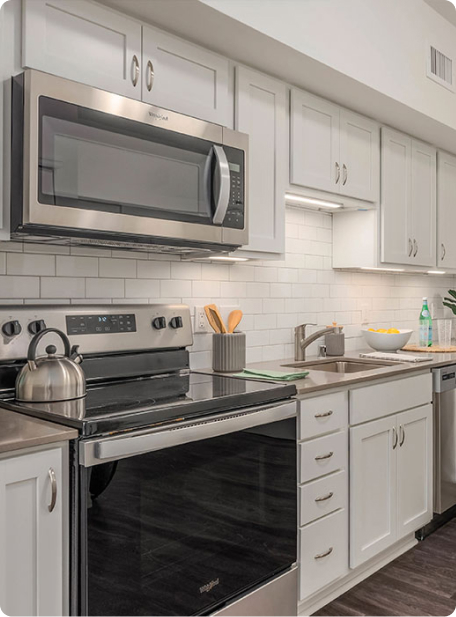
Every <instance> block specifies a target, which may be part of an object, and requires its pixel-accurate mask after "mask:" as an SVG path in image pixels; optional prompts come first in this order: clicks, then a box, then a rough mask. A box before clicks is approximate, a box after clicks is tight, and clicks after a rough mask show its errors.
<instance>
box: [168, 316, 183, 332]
mask: <svg viewBox="0 0 456 617" xmlns="http://www.w3.org/2000/svg"><path fill="white" fill-rule="evenodd" d="M169 325H170V326H171V328H174V329H175V330H176V329H177V328H183V327H184V322H183V321H182V317H179V316H178V317H172V318H171V321H170V322H169Z"/></svg>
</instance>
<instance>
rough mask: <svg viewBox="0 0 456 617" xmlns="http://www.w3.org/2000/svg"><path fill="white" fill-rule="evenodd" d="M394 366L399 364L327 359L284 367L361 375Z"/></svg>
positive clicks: (295, 363) (294, 363)
mask: <svg viewBox="0 0 456 617" xmlns="http://www.w3.org/2000/svg"><path fill="white" fill-rule="evenodd" d="M393 364H397V362H376V361H372V360H362V359H359V360H352V359H348V358H337V359H332V358H325V359H323V360H310V361H308V362H292V363H290V364H283V365H282V366H287V367H290V368H303V369H308V370H309V371H325V372H328V373H361V372H363V371H375V370H376V369H379V368H384V367H385V366H392V365H393Z"/></svg>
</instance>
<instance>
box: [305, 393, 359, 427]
mask: <svg viewBox="0 0 456 617" xmlns="http://www.w3.org/2000/svg"><path fill="white" fill-rule="evenodd" d="M299 409H300V412H299V439H309V438H311V437H317V435H323V434H324V433H331V432H332V431H337V430H338V429H340V428H345V427H346V426H347V424H348V392H336V393H334V394H328V395H326V396H318V397H316V398H311V399H307V400H303V401H300V405H299Z"/></svg>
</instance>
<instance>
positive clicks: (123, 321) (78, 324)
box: [0, 304, 193, 361]
mask: <svg viewBox="0 0 456 617" xmlns="http://www.w3.org/2000/svg"><path fill="white" fill-rule="evenodd" d="M45 328H57V329H58V330H61V331H62V332H63V333H65V334H67V336H68V338H69V339H70V343H71V344H72V345H79V348H80V352H81V353H82V354H83V355H84V354H97V353H100V354H103V353H116V352H125V351H145V350H153V349H177V348H178V349H181V348H184V347H189V346H190V345H192V344H193V333H192V323H191V318H190V309H189V307H188V306H185V305H181V304H130V305H126V304H124V305H120V304H119V305H115V304H110V305H87V306H81V305H78V306H76V305H75V306H68V305H67V304H66V305H61V306H59V305H44V304H43V305H17V306H14V305H7V306H4V307H1V308H0V361H4V360H19V359H25V358H26V357H27V351H28V347H29V345H30V341H31V340H32V338H33V336H34V335H35V334H37V333H38V332H40V331H42V330H44V329H45ZM51 344H53V345H55V346H56V347H57V350H58V352H57V353H62V352H63V347H62V341H61V340H60V337H59V336H58V335H56V334H55V333H53V332H50V333H49V334H48V335H47V336H45V337H44V338H43V340H42V341H40V343H39V346H38V354H39V355H42V354H44V349H45V347H46V346H47V345H51Z"/></svg>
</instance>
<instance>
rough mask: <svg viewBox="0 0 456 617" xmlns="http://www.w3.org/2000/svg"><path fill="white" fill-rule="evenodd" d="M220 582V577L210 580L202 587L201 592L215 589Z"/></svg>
mask: <svg viewBox="0 0 456 617" xmlns="http://www.w3.org/2000/svg"><path fill="white" fill-rule="evenodd" d="M219 583H220V579H219V578H216V579H214V580H213V581H210V582H209V583H206V584H205V585H203V586H202V587H200V593H208V592H209V591H211V590H212V589H214V587H216V586H217V585H218V584H219Z"/></svg>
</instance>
